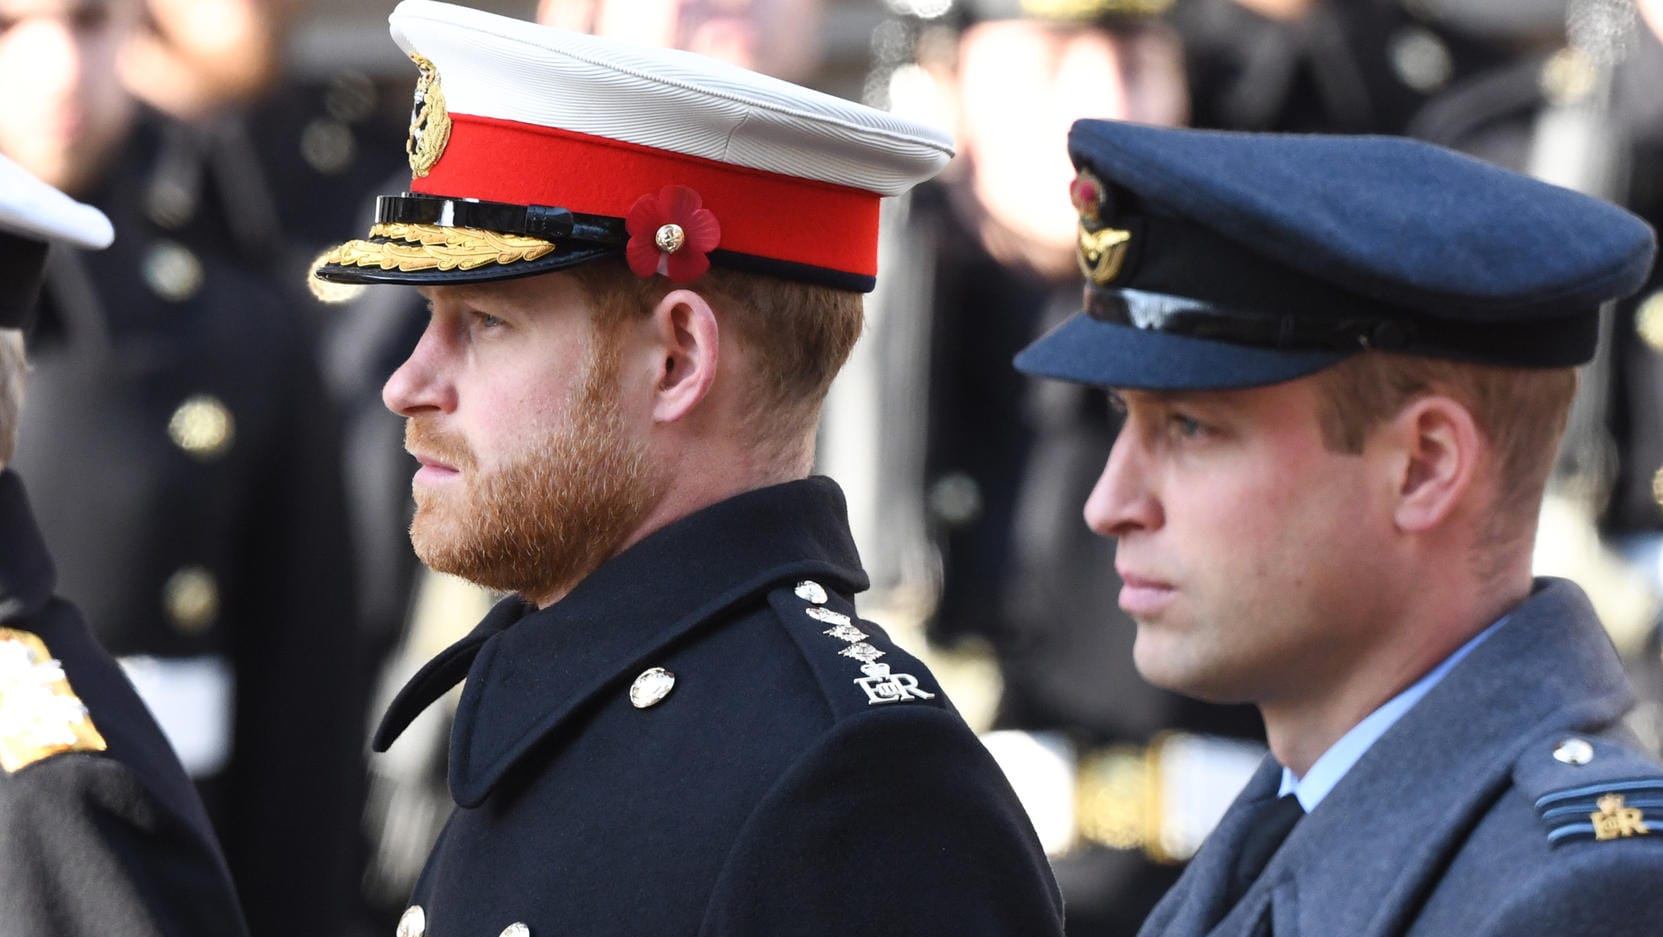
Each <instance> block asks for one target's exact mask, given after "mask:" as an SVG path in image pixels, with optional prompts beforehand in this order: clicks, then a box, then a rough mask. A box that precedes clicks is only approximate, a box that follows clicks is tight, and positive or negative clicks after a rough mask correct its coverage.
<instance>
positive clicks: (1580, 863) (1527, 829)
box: [1140, 580, 1663, 937]
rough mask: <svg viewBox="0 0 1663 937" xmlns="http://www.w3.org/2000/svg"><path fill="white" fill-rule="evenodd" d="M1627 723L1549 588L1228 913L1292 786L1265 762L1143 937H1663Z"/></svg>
mask: <svg viewBox="0 0 1663 937" xmlns="http://www.w3.org/2000/svg"><path fill="white" fill-rule="evenodd" d="M1631 705H1632V697H1631V694H1630V691H1629V688H1628V684H1627V681H1626V679H1625V678H1624V676H1623V671H1622V668H1621V666H1620V665H1619V663H1618V660H1617V655H1616V653H1615V651H1614V650H1613V649H1612V647H1611V644H1610V641H1609V640H1608V639H1607V638H1606V636H1605V632H1604V631H1603V629H1601V627H1600V624H1599V621H1598V620H1597V619H1596V618H1595V617H1594V612H1593V609H1592V608H1591V607H1590V606H1589V605H1588V601H1587V598H1586V597H1585V596H1584V595H1583V593H1582V591H1581V590H1580V589H1578V588H1577V587H1576V586H1575V585H1573V584H1571V583H1569V582H1565V581H1563V580H1539V581H1538V582H1537V583H1536V588H1535V591H1534V593H1533V594H1532V596H1531V597H1530V599H1529V600H1527V601H1526V602H1525V603H1524V604H1523V605H1522V606H1520V607H1519V608H1518V609H1516V610H1515V611H1514V612H1513V614H1512V615H1511V616H1510V618H1509V619H1508V621H1507V623H1506V624H1504V625H1502V627H1501V628H1499V629H1498V630H1497V631H1496V632H1495V633H1494V634H1492V635H1491V636H1490V637H1489V638H1488V639H1486V640H1485V641H1484V642H1483V643H1482V644H1480V645H1479V646H1478V647H1477V648H1476V649H1474V651H1473V652H1472V653H1471V654H1470V655H1469V656H1468V657H1467V658H1466V659H1465V660H1463V661H1462V662H1461V663H1460V664H1459V665H1457V666H1456V667H1455V669H1453V670H1452V671H1450V673H1449V674H1448V675H1447V676H1446V677H1445V678H1444V679H1443V681H1442V682H1440V683H1439V684H1438V685H1437V686H1435V687H1434V688H1433V689H1432V691H1431V692H1430V693H1428V694H1427V695H1426V697H1425V698H1424V699H1422V700H1421V701H1420V702H1419V703H1418V704H1417V705H1416V706H1415V707H1414V708H1413V709H1411V710H1410V711H1409V712H1408V713H1406V714H1405V715H1404V716H1403V718H1402V719H1400V720H1399V721H1398V722H1397V724H1396V725H1394V726H1393V727H1392V728H1391V729H1390V730H1388V731H1387V733H1386V734H1385V735H1384V736H1382V737H1381V738H1380V739H1379V741H1377V742H1376V743H1375V744H1374V745H1373V747H1371V748H1370V749H1369V750H1368V752H1367V753H1365V754H1364V755H1363V757H1362V758H1361V759H1360V760H1359V761H1358V762H1357V764H1356V765H1355V766H1353V767H1352V769H1351V770H1350V772H1348V773H1347V774H1346V775H1345V777H1344V779H1343V780H1341V781H1340V783H1339V784H1338V785H1337V786H1336V787H1335V788H1334V789H1333V791H1332V792H1331V793H1330V794H1329V795H1328V796H1327V797H1326V798H1325V799H1324V800H1323V801H1322V803H1321V804H1319V805H1318V806H1317V807H1316V809H1315V810H1313V811H1311V813H1310V814H1309V815H1308V816H1306V817H1305V818H1304V819H1303V820H1301V821H1300V822H1299V824H1298V825H1297V826H1295V827H1294V830H1293V832H1292V833H1291V834H1290V835H1289V837H1288V839H1287V840H1286V841H1285V842H1284V843H1283V844H1282V848H1281V849H1280V850H1279V851H1278V852H1277V854H1276V855H1275V856H1274V858H1272V859H1271V861H1270V864H1269V865H1268V866H1267V867H1266V868H1265V870H1264V872H1263V873H1262V874H1261V875H1260V876H1259V878H1258V879H1257V880H1256V881H1255V882H1254V883H1253V885H1252V887H1251V888H1250V889H1249V890H1248V891H1247V892H1246V894H1245V895H1244V896H1243V897H1242V899H1241V901H1240V902H1239V903H1237V904H1236V906H1235V907H1234V908H1233V909H1228V910H1227V913H1226V909H1222V908H1221V904H1222V902H1223V893H1224V888H1225V880H1226V877H1227V870H1228V869H1229V867H1230V864H1231V861H1232V857H1233V856H1234V854H1235V852H1236V848H1235V847H1236V844H1238V843H1239V842H1240V841H1241V838H1242V836H1243V833H1244V830H1245V827H1246V826H1247V820H1248V819H1249V818H1250V817H1251V815H1252V814H1253V812H1254V808H1255V807H1256V805H1257V804H1258V803H1260V802H1262V801H1264V800H1265V799H1267V798H1273V797H1275V796H1276V794H1277V788H1278V784H1279V782H1280V779H1281V771H1282V768H1281V766H1280V765H1278V764H1276V763H1275V762H1274V761H1272V760H1269V759H1267V760H1266V762H1265V764H1264V765H1262V766H1261V768H1260V770H1259V771H1258V773H1257V774H1256V775H1254V777H1253V779H1252V780H1251V781H1249V782H1248V785H1247V787H1246V789H1245V790H1244V791H1243V792H1242V794H1241V796H1240V797H1239V798H1238V799H1237V801H1236V802H1235V804H1233V805H1232V806H1231V808H1230V810H1229V811H1228V812H1227V813H1226V814H1225V817H1224V819H1223V821H1222V822H1221V823H1220V824H1219V826H1218V828H1217V829H1216V830H1215V831H1214V833H1213V834H1212V837H1211V838H1210V839H1209V840H1208V841H1207V843H1206V844H1205V845H1203V846H1202V848H1201V851H1200V852H1199V853H1198V854H1197V856H1196V858H1195V861H1194V862H1193V863H1192V864H1191V865H1190V867H1189V869H1188V870H1186V872H1185V874H1184V876H1183V877H1182V878H1181V879H1180V880H1179V882H1178V884H1177V885H1176V886H1175V887H1174V888H1173V889H1172V891H1171V892H1169V893H1168V894H1167V896H1166V898H1165V899H1164V900H1163V901H1162V902H1161V903H1160V904H1159V905H1158V906H1157V907H1156V908H1155V911H1154V912H1153V913H1152V914H1151V915H1150V917H1149V919H1148V920H1147V921H1146V922H1145V924H1144V927H1143V930H1142V931H1141V932H1140V933H1141V934H1142V935H1144V937H1154V935H1160V937H1190V935H1203V934H1207V935H1213V937H1227V935H1228V937H1236V935H1242V937H1247V935H1255V937H1257V935H1267V934H1274V935H1276V937H1338V935H1344V937H1396V935H1413V937H1433V935H1440V937H1492V935H1494V937H1503V935H1505V937H1529V935H1537V934H1540V935H1544V937H1545V935H1554V937H1562V935H1574V934H1598V935H1600V937H1619V935H1635V937H1639V935H1652V937H1654V935H1658V934H1663V768H1660V767H1659V765H1658V763H1657V761H1656V760H1655V759H1654V758H1653V757H1651V756H1649V755H1645V754H1642V753H1641V752H1640V751H1639V749H1638V748H1637V747H1636V746H1635V745H1634V744H1633V743H1632V742H1631V741H1630V740H1628V739H1627V737H1626V733H1624V732H1623V730H1622V729H1621V727H1620V725H1619V724H1618V720H1619V718H1620V717H1621V716H1622V714H1623V713H1624V712H1626V711H1627V710H1628V709H1629V707H1630V706H1631ZM1615 798H1620V800H1619V799H1615ZM1596 828H1597V829H1596ZM1220 915H1222V918H1220Z"/></svg>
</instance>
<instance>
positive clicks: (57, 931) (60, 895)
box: [0, 471, 246, 937]
mask: <svg viewBox="0 0 1663 937" xmlns="http://www.w3.org/2000/svg"><path fill="white" fill-rule="evenodd" d="M54 579H55V573H54V571H53V566H52V560H51V558H50V557H49V556H48V555H47V552H46V547H45V544H44V543H43V542H42V541H41V537H40V532H39V531H38V530H37V529H36V527H35V522H34V517H33V514H32V513H31V512H30V510H29V505H28V501H27V500H26V498H25V497H24V493H23V485H22V483H21V482H20V481H19V480H18V477H17V475H16V474H15V473H12V472H10V471H0V629H4V630H0V643H4V644H9V645H11V648H10V649H11V651H12V652H13V654H12V655H11V656H10V658H9V659H10V660H11V661H12V664H13V665H14V666H13V668H12V669H10V670H8V671H6V672H5V673H0V746H13V748H12V750H14V751H15V750H16V749H15V746H14V743H19V742H21V743H22V744H23V746H24V747H25V748H27V747H29V744H28V743H29V737H30V736H31V735H32V734H33V732H34V730H36V729H38V727H39V726H40V723H39V722H35V721H34V719H32V718H31V716H33V717H38V718H40V719H42V720H45V719H48V718H50V717H49V716H48V715H46V714H43V713H40V712H35V713H25V712H20V711H19V710H20V709H21V708H23V707H25V706H27V705H29V701H30V700H36V701H38V700H39V699H41V696H40V694H38V693H36V692H33V691H35V690H36V689H38V687H37V686H36V685H35V684H34V682H33V678H32V677H31V676H29V675H27V674H22V673H20V672H18V670H17V669H16V667H15V665H16V663H17V659H16V657H15V652H16V650H17V649H18V648H19V647H22V646H26V645H25V644H24V642H29V643H33V642H34V641H36V640H38V642H39V643H40V644H41V645H43V646H44V649H45V653H44V654H37V655H36V656H35V659H34V663H35V666H34V667H33V668H31V669H32V670H33V671H34V673H35V674H36V675H48V674H52V673H55V668H53V667H52V666H51V663H50V661H56V662H57V664H58V665H59V666H61V668H62V678H61V679H62V682H63V683H66V684H67V685H68V688H69V690H70V691H71V692H72V693H73V695H74V696H75V697H78V698H79V700H80V702H81V704H83V705H84V706H85V707H86V710H87V712H86V718H87V719H88V720H90V722H91V723H92V726H93V727H94V728H95V729H96V730H97V733H98V734H99V735H100V736H101V737H102V738H103V741H104V742H105V743H106V745H107V748H106V749H105V750H103V751H96V750H76V748H74V747H72V748H70V749H68V750H64V751H60V752H57V753H51V752H44V751H41V752H35V753H34V754H31V755H27V756H25V760H26V761H27V762H28V763H26V764H22V765H20V766H18V767H16V770H6V769H3V768H0V909H3V911H0V935H3V937H14V935H15V937H23V935H29V937H43V935H45V937H94V935H97V937H104V935H110V934H123V935H131V937H164V935H165V937H237V935H240V934H244V933H246V930H245V928H244V926H243V922H242V912H241V910H240V909H239V907H238V903H237V897H236V894H235V893H234V892H233V891H232V888H231V879H230V875H229V873H228V872H227V871H226V867H225V860H224V859H223V858H222V857H221V856H220V852H219V847H218V846H217V845H216V844H215V841H214V836H213V833H212V831H211V829H210V828H209V826H208V818H207V816H206V814H204V813H203V811H202V804H201V802H200V801H198V800H197V796H196V791H195V789H194V788H192V786H191V782H190V779H189V778H187V777H186V776H185V771H184V769H183V768H182V767H180V765H179V760H178V758H176V757H175V756H174V754H173V749H171V748H170V747H168V744H167V740H166V739H164V738H163V737H162V733H161V730H160V729H158V728H157V727H156V723H155V721H154V720H153V719H151V718H150V714H149V712H148V711H147V710H146V709H145V708H144V704H143V703H141V702H140V701H139V698H138V695H137V694H136V693H135V692H134V691H133V687H132V685H131V684H130V683H129V682H128V681H127V678H126V676H124V675H123V674H122V672H121V668H120V667H118V666H117V665H116V663H115V661H114V660H112V659H111V658H110V656H109V655H108V654H106V653H105V652H104V650H103V649H102V648H100V647H99V646H98V644H97V642H95V641H94V640H93V639H92V636H91V635H90V634H89V633H88V632H87V628H86V625H85V624H84V623H83V622H82V620H81V616H80V613H79V612H77V611H76V610H75V608H74V606H71V605H70V604H69V603H67V602H65V601H63V600H62V599H58V598H55V597H53V595H52V590H53V584H54ZM48 654H49V655H50V657H47V656H46V655H48ZM42 679H45V677H44V676H42ZM41 685H45V684H41ZM8 691H10V692H8Z"/></svg>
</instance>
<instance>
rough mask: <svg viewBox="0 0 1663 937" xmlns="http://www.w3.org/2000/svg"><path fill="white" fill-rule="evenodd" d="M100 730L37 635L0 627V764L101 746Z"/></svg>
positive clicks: (10, 767)
mask: <svg viewBox="0 0 1663 937" xmlns="http://www.w3.org/2000/svg"><path fill="white" fill-rule="evenodd" d="M105 747H106V745H105V742H104V736H102V735H100V734H99V732H98V729H96V728H95V727H94V726H93V724H92V719H91V717H89V716H88V715H87V708H86V706H84V705H82V703H81V700H80V698H78V697H77V696H76V695H75V692H74V691H73V690H71V689H70V688H69V680H68V679H67V678H66V677H65V676H64V669H63V665H62V664H59V663H58V662H57V661H55V660H53V659H52V656H51V655H50V654H48V653H47V651H46V645H45V644H44V643H42V641H41V640H40V638H38V637H36V636H34V635H32V634H29V633H28V632H26V631H16V630H13V629H11V628H0V768H4V769H5V770H7V771H19V770H22V769H23V768H27V767H28V766H29V765H32V764H34V763H35V762H37V761H40V760H41V759H42V758H45V757H47V756H49V755H56V754H58V753H60V752H101V751H103V750H104V749H105Z"/></svg>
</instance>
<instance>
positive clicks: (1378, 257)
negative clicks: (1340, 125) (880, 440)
mask: <svg viewBox="0 0 1663 937" xmlns="http://www.w3.org/2000/svg"><path fill="white" fill-rule="evenodd" d="M1069 152H1070V154H1071V155H1072V157H1073V159H1074V164H1075V166H1076V167H1077V169H1078V170H1079V175H1078V177H1077V178H1076V180H1075V182H1074V185H1073V187H1072V190H1071V193H1072V196H1073V199H1074V203H1075V207H1076V208H1077V209H1078V210H1079V212H1080V228H1079V256H1080V265H1081V269H1082V270H1083V271H1084V272H1085V274H1086V278H1087V282H1086V288H1085V308H1084V310H1082V311H1081V312H1079V313H1078V314H1076V315H1074V316H1073V317H1071V318H1070V319H1068V320H1067V321H1066V322H1064V323H1063V324H1062V325H1060V326H1058V327H1057V328H1056V329H1054V330H1052V331H1051V332H1050V333H1049V334H1047V335H1045V336H1044V337H1042V338H1040V339H1039V340H1038V341H1036V342H1034V343H1033V344H1032V345H1030V346H1028V347H1027V348H1026V349H1024V350H1023V351H1022V352H1021V353H1020V354H1019V355H1017V357H1016V366H1017V368H1018V369H1020V370H1022V371H1023V372H1025V373H1028V374H1033V375H1038V376H1042V377H1053V378H1059V379H1062V380H1068V381H1077V382H1080V383H1087V384H1097V385H1102V386H1107V387H1127V388H1145V389H1168V390H1181V389H1190V390H1202V389H1226V388H1236V387H1254V386H1260V385H1265V384H1274V383H1278V382H1281V381H1286V380H1291V379H1293V378H1296V377H1301V376H1304V375H1307V374H1311V373H1314V372H1316V371H1319V370H1321V369H1322V368H1325V367H1328V366H1329V365H1331V364H1334V363H1335V362H1338V361H1340V360H1341V359H1343V358H1344V357H1346V356H1347V355H1350V354H1353V353H1355V352H1357V351H1361V350H1363V349H1366V348H1378V349H1382V350H1388V351H1396V352H1402V353H1406V354H1418V355H1427V356H1434V357H1445V358H1453V359H1457V360H1466V361H1477V362H1487V363H1492V364H1499V365H1508V366H1515V367H1567V366H1572V365H1576V364H1581V363H1583V362H1585V361H1587V360H1589V359H1590V358H1591V357H1592V356H1593V352H1594V345H1595V342H1596V339H1597V335H1598V310H1599V307H1600V304H1601V303H1604V302H1606V301H1607V300H1612V299H1619V298H1622V297H1624V296H1628V295H1630V294H1631V293H1633V292H1634V291H1635V290H1637V289H1639V288H1640V286H1641V284H1642V283H1644V282H1645V278H1646V275H1647V273H1648V272H1649V271H1650V269H1651V264H1652V259H1653V256H1654V254H1655V253H1656V238H1655V236H1654V235H1653V233H1652V230H1651V228H1650V227H1649V226H1648V225H1646V224H1645V222H1643V221H1641V220H1640V219H1638V218H1636V217H1634V216H1633V215H1631V214H1629V213H1628V212H1626V211H1624V210H1622V209H1620V208H1617V207H1616V206H1614V205H1610V204H1608V203H1606V202H1602V201H1600V200H1598V199H1594V198H1590V197H1588V196H1585V195H1581V194H1579V193H1576V192H1572V191H1570V190H1568V189H1563V188H1559V187H1557V186H1553V185H1549V184H1547V183H1544V182H1540V181H1537V180H1534V179H1530V178H1527V177H1525V176H1521V175H1518V174H1515V173H1511V172H1507V171H1505V170H1502V169H1498V168H1496V167H1494V166H1490V165H1488V164H1485V163H1481V162H1479V161H1477V160H1474V159H1471V158H1469V157H1466V156H1462V155H1460V154H1457V153H1453V152H1451V151H1449V150H1445V149H1442V148H1440V147H1436V146H1432V145H1430V144H1426V143H1421V142H1418V141H1414V140H1406V139H1400V138H1394V137H1377V136H1319V135H1295V134H1258V133H1237V132H1226V131H1200V130H1180V129H1171V128H1160V127H1147V126H1141V125H1137V124H1129V123H1122V122H1115V121H1101V120H1082V121H1079V122H1078V123H1076V124H1075V125H1074V128H1073V130H1072V132H1070V134H1069Z"/></svg>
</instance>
